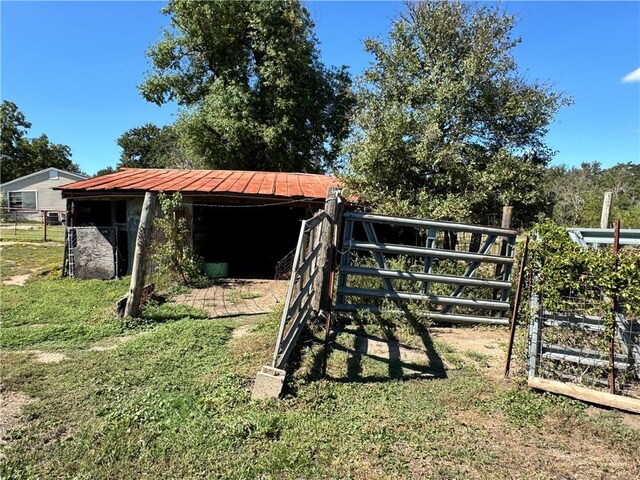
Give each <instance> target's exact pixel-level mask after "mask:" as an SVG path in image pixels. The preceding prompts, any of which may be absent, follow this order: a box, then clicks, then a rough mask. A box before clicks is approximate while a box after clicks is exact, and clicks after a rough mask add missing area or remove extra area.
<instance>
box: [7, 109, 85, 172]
mask: <svg viewBox="0 0 640 480" xmlns="http://www.w3.org/2000/svg"><path fill="white" fill-rule="evenodd" d="M0 117H1V118H0V124H1V126H2V134H1V137H2V138H1V141H2V144H1V148H2V151H1V156H2V171H1V175H2V177H1V179H0V182H2V183H4V182H10V181H11V180H14V179H16V178H19V177H22V176H24V175H29V174H30V173H34V172H37V171H38V170H43V169H45V168H50V167H55V168H59V169H61V170H67V171H70V172H75V173H80V168H79V167H78V165H76V164H75V163H73V162H72V160H71V149H70V148H69V147H68V146H67V145H61V144H55V143H51V142H50V141H49V138H48V137H47V136H46V135H44V134H43V135H40V136H39V137H37V138H27V137H26V134H27V131H28V129H29V128H31V124H30V123H29V122H27V120H26V119H25V116H24V115H23V114H22V112H20V110H18V107H17V106H16V104H15V103H13V102H10V101H6V100H5V101H3V102H2V105H1V106H0Z"/></svg>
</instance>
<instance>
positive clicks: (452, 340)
mask: <svg viewBox="0 0 640 480" xmlns="http://www.w3.org/2000/svg"><path fill="white" fill-rule="evenodd" d="M429 332H430V333H431V336H432V337H433V338H434V339H435V340H439V341H442V342H444V343H446V344H447V345H449V346H450V347H451V348H452V349H453V351H454V352H455V353H458V354H461V355H465V356H469V355H475V356H477V355H481V356H483V357H484V358H486V363H485V362H482V363H484V367H485V368H486V372H485V373H487V374H488V375H489V376H490V377H491V378H494V379H502V378H503V368H504V362H505V360H506V351H507V341H508V335H509V332H508V330H507V329H506V328H503V329H500V328H473V327H458V328H452V327H434V328H430V329H429ZM472 358H473V357H472ZM476 358H477V357H476Z"/></svg>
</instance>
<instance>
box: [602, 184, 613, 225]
mask: <svg viewBox="0 0 640 480" xmlns="http://www.w3.org/2000/svg"><path fill="white" fill-rule="evenodd" d="M612 197H613V192H604V199H603V200H602V214H601V215H600V228H609V217H610V216H611V198H612Z"/></svg>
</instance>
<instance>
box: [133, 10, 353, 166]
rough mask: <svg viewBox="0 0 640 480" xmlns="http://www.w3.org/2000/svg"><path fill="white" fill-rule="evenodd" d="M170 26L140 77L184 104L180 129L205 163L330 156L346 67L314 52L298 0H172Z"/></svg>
mask: <svg viewBox="0 0 640 480" xmlns="http://www.w3.org/2000/svg"><path fill="white" fill-rule="evenodd" d="M163 12H164V13H165V14H167V15H170V16H171V26H172V28H171V29H170V30H167V31H165V33H164V38H163V39H162V40H161V41H159V42H158V43H157V44H155V45H154V46H153V47H151V49H150V50H149V52H148V55H149V57H150V59H151V62H152V67H153V70H152V72H150V73H149V74H148V76H147V78H146V80H145V82H144V83H143V84H142V85H141V86H140V90H141V92H142V95H143V96H144V98H146V99H147V100H149V101H151V102H154V103H156V104H158V105H160V104H163V103H166V102H168V101H175V102H177V103H178V104H179V105H181V106H182V107H184V108H183V110H182V114H181V117H180V119H179V121H178V122H177V128H178V132H179V134H180V136H181V138H183V139H184V140H185V143H186V145H187V147H188V148H189V151H190V153H192V154H193V155H196V156H198V157H200V158H202V159H204V161H205V162H206V164H207V165H208V166H209V167H211V168H239V169H252V170H276V171H302V172H318V171H321V170H323V169H325V168H331V167H333V166H334V165H335V163H336V161H337V159H338V154H339V151H340V146H341V142H342V140H343V139H344V138H345V136H346V135H347V133H348V114H349V112H350V110H351V108H352V105H353V97H352V95H351V93H350V77H349V75H348V73H347V71H346V67H342V68H340V69H333V68H332V69H329V68H326V67H325V66H324V65H323V64H322V62H321V61H320V59H319V53H318V49H317V46H316V45H317V40H316V38H315V36H314V34H313V23H312V21H311V19H310V16H309V12H308V11H307V10H306V9H305V8H304V7H303V6H302V5H301V4H300V2H299V1H296V0H287V1H278V2H228V1H210V2H191V1H187V0H171V1H170V2H169V4H168V5H167V7H165V8H164V9H163Z"/></svg>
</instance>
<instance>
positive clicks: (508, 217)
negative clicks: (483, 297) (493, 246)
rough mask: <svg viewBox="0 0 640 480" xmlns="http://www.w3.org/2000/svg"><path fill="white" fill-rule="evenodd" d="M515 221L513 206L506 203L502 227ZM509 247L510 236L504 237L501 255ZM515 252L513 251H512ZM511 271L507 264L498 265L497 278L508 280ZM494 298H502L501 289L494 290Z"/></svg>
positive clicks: (503, 210) (492, 313)
mask: <svg viewBox="0 0 640 480" xmlns="http://www.w3.org/2000/svg"><path fill="white" fill-rule="evenodd" d="M512 221H513V207H511V206H508V205H505V206H504V207H502V222H501V223H500V228H511V223H512ZM508 248H509V238H508V237H502V240H501V241H500V256H502V257H504V256H506V255H507V250H508ZM512 253H513V252H512ZM509 273H510V271H509V267H508V266H506V265H500V264H498V265H496V278H497V279H499V280H506V277H507V276H508V274H509ZM493 298H494V299H496V300H497V299H500V298H502V291H501V290H494V291H493ZM491 315H492V316H496V315H500V312H491Z"/></svg>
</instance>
